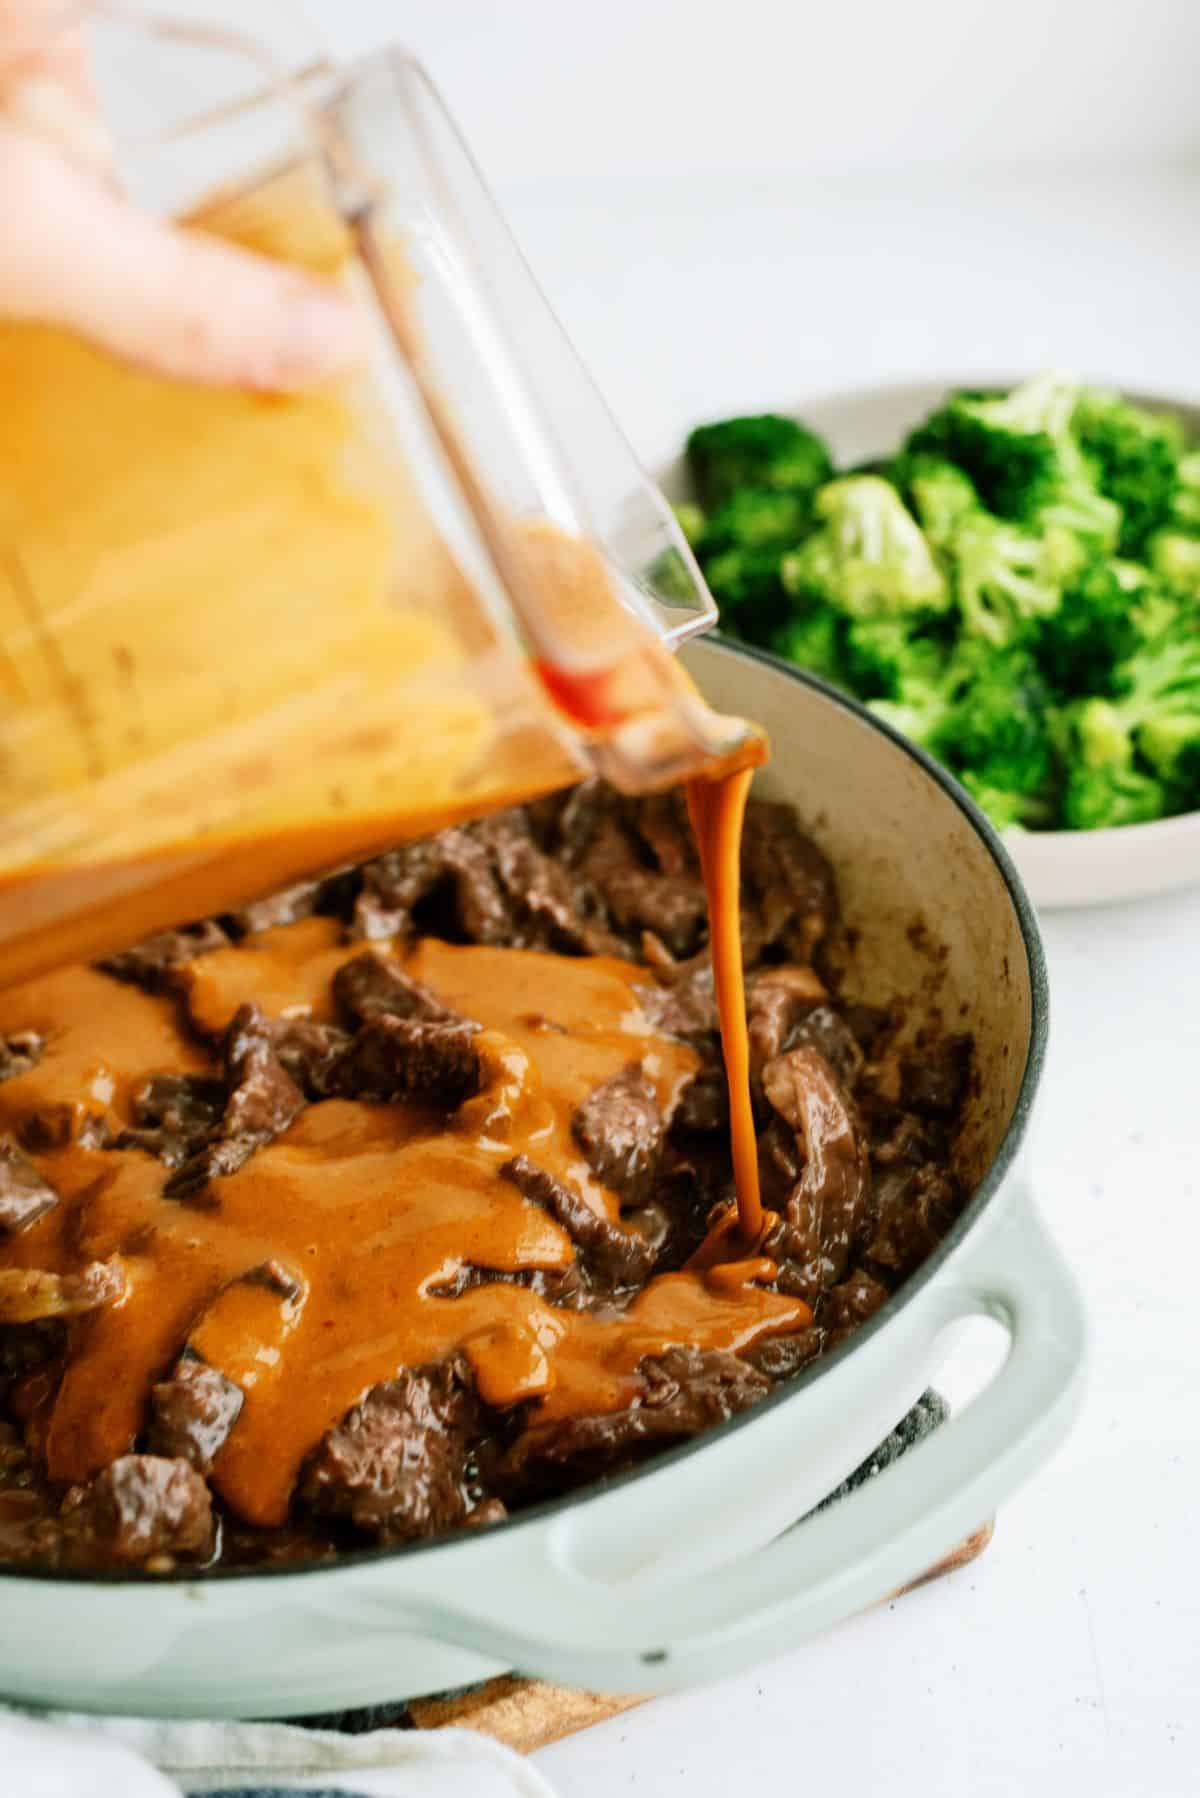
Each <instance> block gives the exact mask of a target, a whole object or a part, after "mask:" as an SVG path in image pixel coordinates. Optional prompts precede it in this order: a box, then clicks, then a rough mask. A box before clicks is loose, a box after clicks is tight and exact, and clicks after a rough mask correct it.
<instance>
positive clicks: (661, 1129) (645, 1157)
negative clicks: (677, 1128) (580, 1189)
mask: <svg viewBox="0 0 1200 1798" xmlns="http://www.w3.org/2000/svg"><path fill="white" fill-rule="evenodd" d="M571 1129H572V1132H573V1134H574V1137H575V1140H576V1142H577V1143H578V1144H579V1146H580V1148H581V1149H582V1150H583V1153H584V1157H585V1159H586V1161H587V1164H588V1166H589V1167H590V1168H591V1170H592V1172H593V1173H594V1174H595V1176H596V1178H597V1180H599V1181H601V1182H602V1183H603V1184H604V1185H605V1186H607V1187H609V1188H610V1189H611V1190H612V1191H613V1192H615V1193H617V1194H618V1196H619V1197H620V1199H621V1200H622V1202H623V1203H624V1204H627V1205H636V1204H638V1203H640V1201H641V1200H643V1199H645V1198H646V1197H648V1195H649V1193H650V1190H651V1188H652V1187H653V1185H654V1177H655V1175H656V1173H657V1172H658V1164H659V1160H660V1158H661V1155H662V1145H663V1137H664V1136H665V1134H666V1124H665V1123H664V1121H663V1115H662V1112H661V1111H660V1110H659V1108H658V1095H657V1094H656V1092H655V1090H654V1086H653V1083H652V1082H651V1081H649V1080H648V1079H647V1078H646V1076H645V1074H644V1073H643V1071H642V1068H641V1065H640V1064H639V1063H638V1062H631V1063H630V1065H629V1066H628V1067H627V1068H625V1069H624V1070H623V1071H622V1072H621V1073H619V1074H614V1075H613V1076H612V1078H611V1079H609V1080H605V1081H604V1082H603V1083H602V1084H601V1085H600V1086H598V1087H596V1089H595V1090H594V1091H593V1092H591V1093H589V1094H588V1096H587V1098H586V1099H585V1100H584V1102H583V1104H582V1105H580V1106H579V1108H578V1110H577V1111H576V1113H575V1116H574V1118H573V1119H572V1120H571Z"/></svg>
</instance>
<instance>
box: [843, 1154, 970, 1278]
mask: <svg viewBox="0 0 1200 1798" xmlns="http://www.w3.org/2000/svg"><path fill="white" fill-rule="evenodd" d="M961 1204H962V1198H961V1194H960V1192H959V1189H958V1186H957V1183H956V1182H955V1181H954V1179H953V1178H952V1177H951V1176H950V1175H948V1174H947V1173H946V1171H945V1169H944V1168H941V1167H937V1166H935V1165H933V1164H928V1165H926V1166H924V1167H916V1168H914V1167H906V1166H904V1165H903V1164H902V1163H901V1164H898V1165H896V1166H894V1167H890V1168H886V1169H885V1170H884V1171H883V1172H882V1173H881V1174H879V1175H877V1177H876V1180H875V1185H874V1190H873V1193H872V1197H871V1212H872V1216H873V1219H874V1230H873V1232H872V1234H871V1238H870V1241H869V1242H868V1243H867V1246H866V1249H865V1251H864V1260H866V1261H868V1262H869V1263H870V1264H871V1265H872V1266H873V1267H876V1268H881V1269H886V1270H887V1272H888V1273H889V1274H890V1275H891V1276H892V1277H893V1278H896V1279H903V1278H904V1277H905V1276H906V1275H908V1274H910V1273H911V1272H912V1271H913V1269H914V1268H915V1267H919V1266H920V1264H921V1262H922V1261H924V1260H925V1259H926V1258H927V1257H928V1256H929V1255H930V1254H931V1253H932V1251H933V1250H934V1249H935V1248H936V1246H937V1244H938V1243H939V1242H940V1241H941V1240H942V1238H943V1236H945V1234H946V1232H947V1231H948V1230H949V1228H950V1226H951V1224H952V1223H953V1222H954V1220H955V1218H956V1217H957V1216H958V1213H959V1210H960V1208H961Z"/></svg>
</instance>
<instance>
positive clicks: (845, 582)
mask: <svg viewBox="0 0 1200 1798" xmlns="http://www.w3.org/2000/svg"><path fill="white" fill-rule="evenodd" d="M815 510H816V513H817V517H818V519H819V520H820V521H821V522H820V524H819V527H818V529H817V530H816V531H815V532H814V533H813V535H812V536H811V537H808V538H807V539H806V540H805V541H804V542H803V543H802V544H801V545H800V547H799V549H796V550H793V551H791V553H790V554H788V555H786V556H785V557H784V558H783V566H782V578H783V584H784V586H785V587H786V588H787V590H788V592H789V593H794V594H796V595H797V596H800V597H803V598H809V597H811V598H815V599H820V600H823V601H825V602H826V603H827V604H829V605H831V606H832V607H833V608H834V610H835V611H839V612H844V613H845V614H846V615H847V616H848V617H851V618H878V617H888V616H896V615H899V614H904V613H933V612H944V611H946V610H947V608H948V607H949V605H950V603H951V600H950V593H949V590H948V588H947V586H946V582H945V579H944V577H943V575H942V573H941V570H940V569H939V568H938V566H937V564H936V562H935V561H934V559H933V555H932V552H931V551H930V548H929V545H928V543H927V542H926V541H925V538H924V537H923V536H922V534H921V530H920V527H919V526H918V525H917V523H916V520H915V519H914V518H913V517H912V515H911V514H910V513H909V512H908V510H907V509H906V507H905V505H904V502H903V501H902V500H901V498H900V495H899V494H898V493H897V492H896V489H895V488H894V487H893V486H891V485H890V483H889V482H887V481H885V480H882V479H881V478H880V477H879V476H878V475H869V474H862V475H848V476H846V478H845V479H843V480H840V481H831V482H830V483H829V485H828V486H826V487H822V488H821V491H820V492H819V493H818V494H817V497H816V502H815Z"/></svg>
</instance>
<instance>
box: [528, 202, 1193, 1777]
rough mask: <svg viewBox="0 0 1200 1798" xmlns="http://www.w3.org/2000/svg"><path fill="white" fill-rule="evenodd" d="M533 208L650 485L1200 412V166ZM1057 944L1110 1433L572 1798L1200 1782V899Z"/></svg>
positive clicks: (582, 1751) (565, 1747)
mask: <svg viewBox="0 0 1200 1798" xmlns="http://www.w3.org/2000/svg"><path fill="white" fill-rule="evenodd" d="M502 198H503V200H504V202H505V204H506V206H507V208H508V211H509V214H510V217H511V218H512V220H513V222H514V224H515V226H516V228H517V230H518V234H519V235H520V237H521V239H522V241H523V243H524V245H525V247H526V249H527V251H528V253H529V255H530V258H531V260H532V261H533V264H534V267H535V269H536V270H537V271H538V273H539V274H540V276H541V277H542V279H543V282H544V284H545V286H546V287H547V289H548V291H549V292H550V295H551V298H552V299H553V301H554V303H555V305H556V306H557V307H558V309H559V311H560V313H561V315H562V317H563V319H564V322H566V323H567V325H568V327H569V329H570V330H571V332H572V333H573V335H574V336H575V338H576V341H577V342H578V344H579V346H580V348H581V350H582V351H583V352H584V354H585V356H586V357H587V359H588V360H589V362H590V363H591V365H592V367H593V369H594V371H595V373H596V374H597V376H598V378H599V379H600V381H601V384H602V385H603V387H604V388H605V390H606V392H607V393H608V395H609V397H610V399H611V401H612V403H613V405H614V408H615V409H616V411H617V412H618V415H619V416H620V417H621V419H622V421H623V422H624V423H625V425H626V427H627V429H628V430H629V432H630V435H631V436H632V438H633V440H634V442H635V443H636V445H637V447H638V449H639V450H640V451H641V453H642V455H643V457H644V458H645V459H646V460H647V461H653V460H655V459H658V458H661V457H662V456H664V455H667V454H670V453H671V451H672V450H673V448H674V447H675V444H676V440H677V438H678V435H679V432H680V430H681V428H682V427H683V426H684V425H686V424H687V423H689V422H692V421H695V420H697V419H699V418H702V417H705V416H710V417H711V416H716V415H719V414H720V413H721V412H722V411H725V410H742V409H752V408H755V407H758V406H766V405H770V404H771V403H772V402H775V403H784V402H794V401H796V400H798V399H800V398H801V397H802V396H803V395H804V394H805V393H812V392H816V391H820V390H829V389H835V388H838V387H842V386H844V385H848V384H853V383H856V382H870V381H877V380H881V379H889V378H897V377H902V376H920V375H932V374H938V373H941V372H943V371H946V370H954V369H963V370H984V371H986V370H988V369H1003V368H1016V367H1022V366H1028V367H1030V368H1038V367H1043V366H1066V367H1073V368H1077V369H1080V370H1083V371H1085V372H1087V373H1090V374H1092V375H1094V376H1099V375H1103V376H1107V377H1108V378H1110V379H1113V380H1115V381H1118V382H1124V383H1127V384H1135V385H1142V386H1147V387H1151V388H1154V387H1162V388H1172V387H1173V388H1175V389H1176V390H1179V391H1184V392H1188V393H1191V394H1192V395H1197V394H1200V337H1198V336H1197V332H1196V320H1197V319H1198V318H1200V303H1198V302H1200V233H1198V232H1197V229H1196V218H1197V210H1198V202H1200V172H1196V171H1191V172H1189V171H1187V170H1183V169H1176V170H1174V171H1172V170H1159V171H1156V170H1154V169H1145V170H1142V171H1140V172H1139V171H1134V172H1132V173H1131V172H1128V171H1126V173H1124V174H1123V175H1121V176H1116V175H1113V176H1105V175H1102V174H1099V173H1092V174H1087V173H1084V172H1076V173H1073V174H1071V173H1062V174H1054V173H1053V172H1043V173H1040V174H1039V173H1036V172H1027V173H1025V174H1023V175H1022V176H1020V177H1017V176H1012V177H999V176H995V175H993V176H990V177H988V178H986V179H984V178H979V179H975V180H972V179H970V178H969V177H967V176H965V175H960V176H957V177H955V178H954V180H953V181H952V182H949V183H938V182H936V181H935V180H933V179H932V178H931V177H929V176H925V177H922V179H921V181H920V182H919V183H917V184H914V183H913V182H912V181H905V182H900V181H899V180H897V181H895V182H889V181H887V180H882V179H879V178H865V177H864V178H860V179H855V180H846V181H842V182H826V183H814V182H812V181H806V182H804V183H803V184H801V183H799V182H798V181H797V180H796V179H795V178H792V179H791V180H787V179H780V180H778V181H774V182H771V181H762V182H759V183H755V184H754V185H753V187H749V188H748V187H747V186H746V185H745V184H737V185H735V184H732V183H730V184H727V185H724V186H722V185H721V184H719V183H718V184H716V185H714V184H713V183H712V182H710V181H697V182H694V183H688V184H683V183H678V184H672V183H669V182H668V183H661V184H633V183H619V184H611V183H610V184H596V185H593V186H587V187H580V186H577V185H576V186H572V187H570V188H567V187H565V186H564V187H563V188H561V189H560V188H556V187H555V186H553V185H552V184H539V185H538V186H536V187H530V186H525V187H520V188H513V189H510V190H508V191H506V192H504V193H503V195H502ZM1043 928H1044V932H1045V937H1046V946H1047V951H1048V956H1049V962H1050V975H1051V985H1052V997H1053V1022H1052V1046H1051V1054H1050V1061H1049V1066H1048V1069H1047V1072H1046V1077H1045V1081H1044V1084H1043V1088H1042V1095H1041V1104H1040V1109H1039V1112H1038V1116H1037V1120H1036V1125H1035V1132H1034V1162H1035V1168H1036V1176H1037V1183H1038V1186H1039V1189H1040V1192H1041V1197H1042V1202H1043V1204H1044V1206H1045V1209H1046V1212H1047V1214H1048V1216H1049V1217H1050V1219H1051V1220H1052V1223H1053V1227H1054V1229H1055V1231H1056V1232H1057V1234H1058V1237H1059V1239H1060V1241H1061V1242H1062V1244H1063V1246H1064V1247H1065V1249H1066V1251H1067V1253H1068V1254H1069V1255H1070V1257H1071V1259H1072V1261H1073V1263H1074V1265H1075V1267H1076V1269H1077V1271H1078V1274H1079V1277H1080V1279H1081V1281H1082V1283H1083V1285H1084V1288H1085V1291H1086V1295H1087V1299H1088V1302H1089V1305H1090V1309H1091V1315H1092V1322H1093V1330H1094V1341H1093V1349H1092V1366H1091V1385H1090V1391H1089V1396H1088V1399H1087V1403H1086V1408H1085V1411H1084V1415H1083V1418H1082V1421H1081V1422H1080V1423H1079V1424H1078V1426H1077V1427H1076V1429H1075V1431H1074V1433H1073V1435H1072V1436H1071V1438H1070V1439H1069V1441H1068V1442H1067V1444H1066V1446H1065V1447H1064V1448H1063V1449H1062V1450H1061V1451H1060V1452H1059V1454H1058V1456H1057V1458H1056V1459H1055V1460H1054V1461H1053V1462H1052V1463H1051V1464H1050V1465H1049V1466H1048V1467H1046V1468H1045V1469H1044V1470H1043V1471H1042V1472H1041V1473H1040V1474H1039V1475H1038V1476H1037V1477H1036V1478H1035V1479H1034V1480H1033V1482H1032V1483H1031V1484H1030V1485H1029V1486H1028V1487H1027V1488H1026V1489H1025V1490H1024V1491H1023V1492H1021V1493H1020V1494H1018V1495H1017V1496H1016V1497H1015V1498H1013V1499H1012V1500H1011V1501H1010V1502H1009V1503H1007V1504H1006V1505H1005V1506H1004V1507H1003V1509H1002V1512H1001V1514H1000V1518H999V1522H998V1526H997V1531H996V1537H995V1541H994V1542H993V1544H992V1546H991V1547H990V1548H989V1549H988V1551H987V1553H986V1555H985V1556H984V1557H983V1558H982V1560H980V1561H979V1562H978V1563H976V1564H975V1565H974V1566H972V1567H970V1568H967V1569H965V1570H964V1571H962V1572H961V1573H959V1574H956V1575H954V1576H953V1577H951V1578H950V1579H948V1580H945V1581H943V1582H940V1583H939V1584H937V1585H935V1586H932V1587H929V1588H927V1589H925V1590H924V1591H922V1592H919V1593H917V1594H914V1595H912V1596H910V1597H908V1598H906V1599H904V1600H903V1601H902V1602H900V1603H898V1604H897V1605H896V1606H895V1608H894V1609H891V1610H886V1609H885V1610H882V1611H880V1612H877V1613H874V1614H872V1615H870V1616H867V1617H862V1618H858V1619H856V1620H854V1621H852V1622H850V1623H847V1624H845V1625H844V1626H843V1627H842V1628H840V1629H839V1630H837V1631H835V1632H834V1633H833V1634H831V1635H829V1636H827V1637H825V1638H823V1639H821V1640H819V1641H816V1642H813V1643H810V1644H808V1645H806V1646H803V1647H801V1648H798V1649H797V1650H796V1651H795V1652H794V1653H792V1654H791V1655H789V1656H787V1657H785V1658H784V1659H782V1660H779V1661H776V1662H774V1663H772V1664H770V1665H768V1666H763V1667H760V1668H758V1669H757V1670H756V1671H754V1672H753V1673H750V1674H747V1675H745V1676H744V1677H741V1678H736V1679H732V1680H730V1681H729V1682H727V1683H726V1684H724V1685H721V1686H717V1687H713V1688H710V1689H708V1690H705V1691H702V1692H697V1693H693V1694H689V1695H685V1696H679V1697H672V1698H667V1699H660V1700H657V1701H655V1702H653V1703H651V1704H649V1705H647V1706H645V1707H643V1708H642V1709H640V1710H638V1711H634V1712H632V1713H627V1714H626V1715H624V1716H622V1717H619V1718H617V1719H614V1720H613V1721H612V1722H610V1723H607V1724H604V1725H601V1726H600V1727H598V1728H596V1729H593V1730H591V1731H589V1732H587V1733H586V1734H585V1735H582V1736H578V1737H575V1738H573V1739H571V1740H569V1741H566V1742H563V1743H560V1744H558V1745H556V1746H554V1747H552V1748H549V1749H547V1750H544V1751H543V1752H542V1753H541V1754H540V1755H539V1756H538V1757H537V1758H538V1761H539V1763H540V1765H541V1766H542V1768H543V1770H544V1771H545V1772H546V1773H547V1775H548V1776H549V1777H550V1778H551V1779H552V1780H553V1781H554V1783H555V1784H556V1786H557V1788H558V1790H559V1792H560V1793H562V1794H563V1798H612V1795H613V1794H615V1793H622V1792H625V1791H630V1792H639V1791H640V1792H647V1793H654V1794H667V1793H672V1792H679V1793H687V1794H688V1798H710V1795H711V1798H716V1795H717V1794H722V1795H723V1794H725V1793H727V1792H729V1791H734V1790H736V1791H739V1792H753V1791H756V1790H764V1789H777V1790H780V1791H788V1792H791V1791H797V1792H800V1791H808V1790H810V1789H812V1790H818V1791H819V1790H820V1789H821V1788H822V1786H823V1785H825V1784H826V1782H827V1781H828V1780H829V1779H831V1778H834V1777H836V1778H837V1779H838V1780H839V1783H841V1785H842V1787H843V1789H844V1790H846V1791H847V1792H848V1793H850V1794H852V1798H858V1795H859V1794H862V1795H863V1798H868V1795H870V1798H873V1795H874V1794H875V1793H878V1792H882V1791H884V1790H885V1789H886V1790H887V1791H888V1792H889V1793H890V1794H892V1795H893V1798H905V1795H906V1794H910V1793H911V1794H913V1795H914V1798H916V1795H917V1794H919V1795H920V1798H943V1795H945V1798H950V1795H951V1794H952V1795H953V1798H962V1794H963V1793H964V1792H970V1793H972V1794H974V1795H976V1798H991V1795H992V1794H995V1795H996V1798H1011V1795H1013V1794H1017V1793H1021V1794H1027V1795H1031V1798H1038V1795H1039V1794H1042V1793H1050V1792H1054V1793H1056V1794H1057V1793H1060V1792H1064V1791H1065V1792H1069V1793H1073V1792H1075V1791H1077V1790H1078V1791H1084V1790H1086V1791H1087V1793H1088V1794H1089V1798H1118V1795H1120V1798H1127V1795H1128V1794H1130V1793H1138V1794H1141V1793H1145V1794H1148V1795H1149V1798H1175V1795H1176V1794H1179V1795H1180V1798H1183V1794H1194V1793H1196V1792H1197V1791H1200V1722H1198V1721H1197V1714H1196V1704H1195V1698H1196V1689H1197V1684H1198V1675H1200V1548H1198V1546H1197V1540H1198V1537H1197V1516H1198V1512H1200V1403H1198V1402H1197V1383H1198V1382H1197V1376H1198V1374H1200V1286H1198V1283H1197V1277H1196V1269H1197V1267H1198V1266H1200V1172H1198V1170H1197V1159H1198V1150H1200V1082H1198V1079H1197V1075H1198V1073H1200V892H1194V893H1190V894H1185V895H1182V896H1176V897H1173V898H1168V899H1162V900H1158V901H1151V902H1148V903H1144V904H1137V905H1127V906H1122V907H1120V908H1114V909H1108V910H1099V911H1092V912H1058V913H1054V914H1051V915H1049V916H1047V917H1046V918H1045V919H1044V920H1043ZM963 1372H964V1370H963V1369H962V1368H961V1367H960V1368H959V1369H958V1370H957V1372H956V1373H955V1375H954V1376H953V1377H952V1378H951V1379H950V1382H949V1383H950V1385H951V1387H953V1386H954V1384H955V1383H956V1381H957V1382H961V1379H962V1377H963Z"/></svg>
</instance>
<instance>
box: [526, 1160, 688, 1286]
mask: <svg viewBox="0 0 1200 1798" xmlns="http://www.w3.org/2000/svg"><path fill="white" fill-rule="evenodd" d="M500 1172H501V1175H502V1176H503V1177H504V1179H506V1180H511V1181H512V1183H513V1185H514V1186H515V1187H516V1188H517V1190H518V1191H519V1192H520V1194H521V1196H522V1198H525V1199H528V1200H529V1201H530V1203H531V1204H534V1205H540V1206H541V1207H542V1210H543V1211H548V1212H549V1213H550V1216H551V1217H552V1218H553V1219H554V1221H555V1222H556V1223H559V1224H561V1225H562V1227H563V1229H564V1230H565V1231H566V1232H567V1235H568V1236H569V1237H570V1238H571V1241H572V1242H573V1243H574V1244H575V1247H576V1249H577V1250H578V1251H579V1254H580V1256H581V1257H582V1259H583V1261H584V1262H585V1263H586V1265H587V1267H588V1269H589V1271H590V1272H592V1273H593V1274H594V1275H595V1276H596V1277H597V1279H598V1280H600V1281H602V1282H603V1283H604V1284H605V1285H608V1286H613V1287H617V1286H637V1285H640V1284H641V1283H642V1282H643V1281H645V1280H647V1279H648V1278H649V1276H650V1270H651V1269H652V1267H653V1266H654V1249H653V1247H652V1246H651V1244H650V1243H648V1242H646V1241H645V1240H644V1239H643V1238H642V1237H640V1236H637V1235H635V1234H634V1232H633V1231H632V1230H623V1229H621V1228H620V1226H619V1225H617V1224H613V1223H610V1222H609V1220H608V1218H606V1217H602V1216H601V1215H600V1213H599V1212H598V1211H593V1210H592V1207H591V1206H590V1205H589V1204H588V1202H587V1200H586V1199H585V1198H583V1197H582V1196H581V1195H580V1194H579V1193H577V1192H576V1191H575V1189H574V1187H571V1186H568V1185H567V1184H566V1182H565V1181H564V1180H556V1179H555V1178H554V1176H553V1175H552V1174H548V1173H547V1172H546V1171H545V1169H544V1168H540V1167H538V1166H537V1165H536V1163H534V1162H532V1161H531V1160H530V1159H529V1157H528V1155H514V1156H513V1158H512V1160H511V1161H506V1162H505V1163H504V1166H503V1167H502V1168H501V1169H500Z"/></svg>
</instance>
